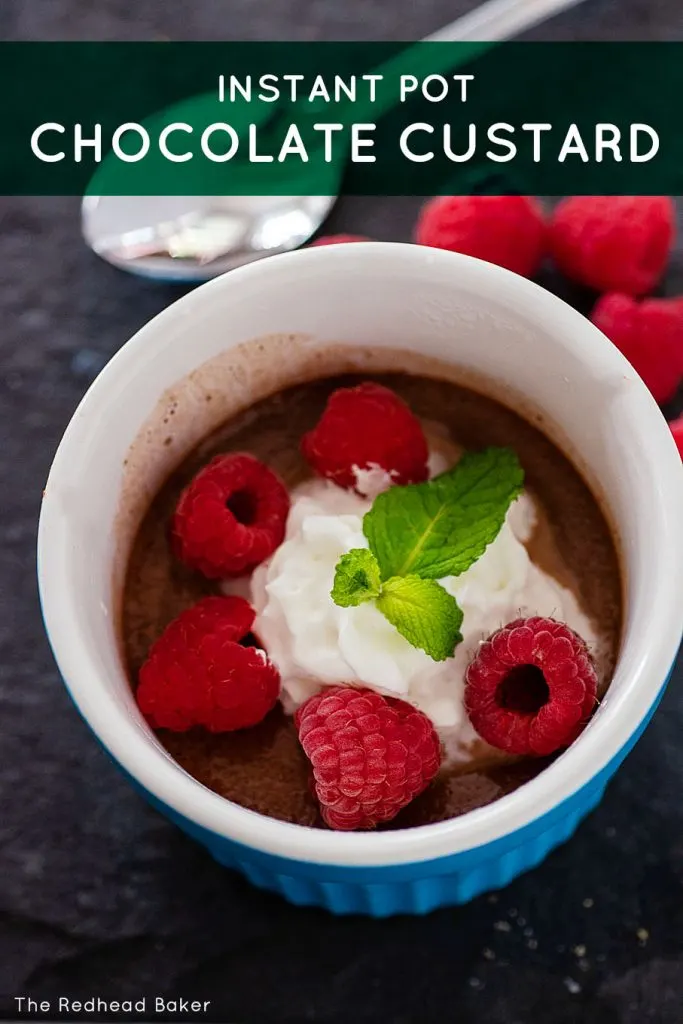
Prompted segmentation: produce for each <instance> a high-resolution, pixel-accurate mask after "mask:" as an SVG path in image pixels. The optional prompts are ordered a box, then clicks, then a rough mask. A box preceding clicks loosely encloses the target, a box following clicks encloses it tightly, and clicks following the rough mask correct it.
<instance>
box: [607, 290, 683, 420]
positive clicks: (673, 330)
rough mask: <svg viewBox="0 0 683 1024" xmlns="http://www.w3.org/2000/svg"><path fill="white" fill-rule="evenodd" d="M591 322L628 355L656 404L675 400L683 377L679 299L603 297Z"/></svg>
mask: <svg viewBox="0 0 683 1024" xmlns="http://www.w3.org/2000/svg"><path fill="white" fill-rule="evenodd" d="M591 320H592V321H593V323H594V324H595V326H596V327H599V328H600V330H601V331H602V332H603V334H606V335H607V337H608V338H609V339H610V341H612V342H613V343H614V344H615V345H616V346H617V348H618V349H619V351H620V352H622V353H623V355H625V356H626V358H627V359H628V361H629V363H630V364H631V366H632V367H633V369H634V370H635V371H636V373H638V374H639V375H640V376H641V377H642V379H643V381H644V382H645V383H646V384H647V386H648V387H649V389H650V391H651V392H652V395H653V397H654V398H655V400H656V401H657V402H668V401H669V399H671V398H673V396H674V394H675V393H676V390H677V388H678V385H679V384H680V382H681V378H683V304H682V303H681V301H680V299H646V300H645V301H643V302H636V301H634V300H633V299H632V298H629V296H628V295H618V294H612V295H605V296H603V297H602V298H601V299H600V300H599V302H598V303H597V305H596V306H595V309H594V310H593V313H592V314H591Z"/></svg>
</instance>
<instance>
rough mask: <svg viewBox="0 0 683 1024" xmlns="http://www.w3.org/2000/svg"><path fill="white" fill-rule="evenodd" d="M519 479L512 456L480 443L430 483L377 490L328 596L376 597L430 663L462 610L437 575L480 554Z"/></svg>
mask: <svg viewBox="0 0 683 1024" xmlns="http://www.w3.org/2000/svg"><path fill="white" fill-rule="evenodd" d="M523 484H524V472H523V470H522V467H521V466H520V464H519V460H518V459H517V456H516V455H515V453H514V452H513V451H512V450H511V449H509V448H487V449H485V450H484V451H481V452H467V453H466V454H465V455H463V457H462V458H461V459H460V461H459V462H458V463H457V465H456V466H454V467H453V469H451V470H448V472H446V473H442V474H441V475H440V476H438V477H435V479H433V480H429V481H428V482H426V483H423V484H410V485H408V486H406V487H392V488H390V489H389V490H388V491H385V492H384V493H383V494H380V495H379V496H378V497H377V498H376V499H375V501H374V502H373V505H372V508H371V509H370V511H369V512H367V513H366V515H365V516H364V518H363V533H364V534H365V537H366V538H367V541H368V545H369V547H368V549H365V548H356V549H354V550H353V551H349V552H348V553H347V554H345V555H343V556H342V557H341V559H340V561H339V562H338V564H337V569H336V572H335V578H334V586H333V588H332V599H333V600H334V601H335V603H336V604H338V605H340V606H341V607H344V608H348V607H350V606H354V605H359V604H362V603H363V602H364V601H375V603H376V606H377V608H378V609H379V611H381V612H382V614H383V615H384V616H385V617H386V618H387V619H388V620H389V622H391V624H392V625H393V626H395V628H396V629H397V630H398V632H399V633H400V634H401V635H402V636H403V637H405V639H406V640H408V642H409V643H411V644H412V645H413V647H418V648H420V649H421V650H423V651H425V652H426V653H427V654H429V656H430V657H431V658H433V659H434V660H435V661H443V660H444V659H445V658H448V657H451V656H452V654H453V651H454V650H455V648H456V646H457V645H458V644H459V643H460V642H461V641H462V633H461V632H460V627H461V626H462V619H463V613H462V610H461V609H460V608H459V607H458V604H457V601H456V600H455V598H454V597H453V596H452V595H451V594H449V593H447V591H446V590H444V588H443V587H442V586H441V585H440V584H439V583H438V582H437V580H440V579H443V578H444V577H446V576H460V575H461V574H462V573H463V572H465V571H466V570H467V569H469V568H470V566H471V565H473V564H474V563H475V562H476V561H477V559H479V558H481V556H482V555H483V553H484V551H485V550H486V548H487V547H488V546H489V544H491V543H492V541H494V540H495V539H496V537H497V536H498V533H499V532H500V529H501V527H502V525H503V523H504V522H505V517H506V515H507V512H508V509H509V508H510V505H511V504H512V502H513V501H514V500H515V498H517V497H518V495H519V494H520V493H521V491H522V487H523Z"/></svg>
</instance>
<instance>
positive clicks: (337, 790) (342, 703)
mask: <svg viewBox="0 0 683 1024" xmlns="http://www.w3.org/2000/svg"><path fill="white" fill-rule="evenodd" d="M294 722H295V724H296V727H297V729H298V731H299V740H300V742H301V745H302V746H303V748H304V751H305V753H306V756H307V757H308V759H309V761H310V762H311V764H312V766H313V778H314V788H315V794H316V796H317V798H318V800H319V801H320V807H321V812H322V816H323V819H324V820H325V822H326V824H328V825H329V826H330V828H334V829H340V830H343V831H348V830H350V829H357V828H358V829H367V828H373V827H374V826H375V825H377V824H379V823H380V822H383V821H390V820H391V818H393V817H395V816H396V815H397V814H398V812H399V811H400V810H401V808H402V807H405V806H406V804H409V803H410V801H411V800H413V799H414V798H415V797H416V796H418V794H419V793H421V792H422V791H423V790H424V789H426V787H427V786H428V785H429V783H430V782H431V781H432V779H433V778H434V776H435V775H436V773H437V772H438V770H439V765H440V762H441V748H440V745H439V738H438V736H437V734H436V732H435V730H434V726H433V725H432V723H431V722H430V720H429V719H428V718H427V716H426V715H424V714H423V713H422V712H421V711H418V710H417V708H414V707H413V706H412V705H411V704H406V702H405V701H402V700H398V699H397V698H395V697H383V696H382V695H381V694H379V693H375V692H374V691H373V690H357V689H354V687H352V686H334V687H329V688H326V689H324V690H323V691H322V692H321V693H319V694H317V695H316V696H315V697H311V698H310V699H309V700H307V701H306V703H305V704H302V705H301V707H300V708H299V709H298V711H297V712H296V714H295V716H294Z"/></svg>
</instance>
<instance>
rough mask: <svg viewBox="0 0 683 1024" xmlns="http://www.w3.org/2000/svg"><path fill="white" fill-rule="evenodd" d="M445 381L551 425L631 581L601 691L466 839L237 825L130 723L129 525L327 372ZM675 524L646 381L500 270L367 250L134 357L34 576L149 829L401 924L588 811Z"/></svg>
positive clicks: (649, 641)
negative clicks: (121, 617) (170, 824)
mask: <svg viewBox="0 0 683 1024" xmlns="http://www.w3.org/2000/svg"><path fill="white" fill-rule="evenodd" d="M275 335H276V336H277V337H273V336H275ZM254 339H260V340H254ZM243 343H249V344H247V345H246V346H245V345H243ZM238 346H239V347H238ZM397 352H402V353H403V354H402V355H397V354H396V353H397ZM208 361H212V362H210V363H209V365H208V368H207V366H206V364H207V362H208ZM439 364H440V365H441V366H442V367H446V368H448V370H449V372H451V371H452V372H453V373H454V375H456V376H458V377H461V378H462V379H464V380H466V381H469V380H476V381H488V382H489V384H484V385H483V386H487V387H488V386H490V388H491V389H492V390H493V392H495V393H497V394H498V395H499V396H500V397H502V398H503V399H504V400H506V401H508V402H509V403H510V404H513V405H518V406H519V407H520V408H522V409H524V410H525V411H526V412H527V414H528V415H529V416H538V417H540V419H542V420H543V422H544V423H545V425H546V429H547V430H548V431H549V432H550V433H551V434H552V435H553V436H554V438H555V439H556V440H557V441H558V442H559V443H560V444H561V445H562V446H563V447H564V449H565V451H567V453H568V454H570V456H571V457H573V459H574V461H575V462H577V464H579V466H580V468H581V469H582V471H583V472H584V474H585V476H586V478H587V479H588V480H589V482H590V483H591V484H592V486H593V487H594V489H595V490H596V492H597V493H598V494H599V495H600V496H601V498H602V500H603V501H604V503H605V507H606V510H607V512H608V515H609V517H610V518H611V520H612V522H613V525H614V528H615V533H616V536H617V538H618V543H619V547H620V553H621V557H622V564H623V570H624V582H625V616H624V631H623V639H622V646H621V652H620V656H619V660H618V665H617V668H616V672H615V675H614V679H613V681H612V684H611V686H610V689H609V691H608V693H607V695H606V697H605V699H604V701H603V702H602V704H601V706H600V708H599V710H598V712H597V713H596V715H595V717H594V719H593V720H592V721H591V723H590V725H589V726H588V728H587V729H586V731H585V732H584V734H583V735H582V736H581V737H580V739H579V740H578V741H577V742H576V743H574V745H573V746H572V747H571V748H570V749H569V750H568V751H566V752H565V753H564V754H563V755H562V756H561V757H559V758H558V759H557V760H556V761H555V763H554V764H553V765H552V766H551V767H549V768H547V769H546V770H545V771H543V772H542V773H541V774H540V775H538V776H537V777H536V778H535V779H533V780H532V781H531V782H529V783H527V784H526V785H524V786H523V787H521V788H520V789H518V790H517V791H516V792H514V793H511V794H510V795H508V796H506V797H504V798H502V799H500V800H498V801H496V802H495V803H493V804H491V805H489V806H487V807H482V808H480V809H478V810H476V811H473V812H471V813H469V814H466V815H464V816H463V817H460V818H456V819H453V820H451V821H446V822H442V823H439V824H435V825H428V826H424V827H421V828H415V829H409V830H401V831H393V832H383V833H378V834H355V833H351V834H338V833H334V832H328V831H323V830H315V829H309V828H304V827H301V826H295V825H290V824H286V823H283V822H280V821H276V820H274V819H270V818H266V817H263V816H261V815H258V814H255V813H253V812H251V811H248V810H245V809H243V808H241V807H238V806H236V805H234V804H232V803H230V802H229V801H227V800H224V799H222V798H221V797H219V796H217V795H216V794H214V793H212V792H210V791H209V790H208V789H205V788H204V787H203V786H202V785H200V784H199V783H198V782H196V781H195V780H194V779H192V778H191V777H190V776H189V775H187V774H186V773H185V772H184V771H183V770H182V769H181V768H180V767H179V766H178V765H177V764H175V763H174V762H173V760H172V759H171V758H170V757H169V756H168V754H166V752H165V751H164V750H163V748H162V747H161V746H160V744H159V743H158V742H157V741H156V739H155V737H154V736H153V734H152V733H151V731H150V730H149V729H148V728H147V726H146V724H145V723H144V721H143V720H142V718H141V716H140V715H139V713H138V711H137V709H136V705H135V702H134V700H133V697H132V693H131V690H130V686H129V683H128V680H127V679H126V676H125V673H124V671H123V669H122V664H121V659H120V655H119V647H118V644H117V638H116V628H115V626H116V624H115V617H116V606H117V594H116V590H117V588H118V587H119V586H120V581H121V572H122V560H124V559H125V550H126V546H127V544H128V541H129V539H130V535H131V531H132V529H133V528H134V525H135V522H136V521H137V518H136V517H138V516H139V512H140V510H141V509H142V507H143V505H144V503H145V501H146V500H147V499H148V497H149V496H150V494H151V493H152V492H153V490H154V488H155V487H156V486H158V483H159V482H160V479H161V476H162V475H163V472H166V471H167V470H168V468H169V467H170V465H171V463H172V461H173V460H176V461H177V460H178V459H179V458H180V456H181V454H182V449H183V448H185V447H186V446H187V445H188V444H189V443H191V442H192V441H194V440H196V439H197V438H198V437H199V436H201V433H202V431H204V430H205V429H206V428H207V426H208V425H211V424H212V423H213V422H214V420H215V417H216V411H215V410H219V409H220V407H221V403H222V402H223V401H224V400H227V402H228V405H227V406H226V408H227V407H228V406H229V407H230V408H233V407H238V406H243V405H244V404H245V403H247V402H248V401H249V400H250V399H251V398H253V396H254V395H255V394H263V393H266V392H267V391H269V390H273V389H274V388H276V387H277V386H278V383H284V382H288V381H290V380H294V379H302V378H303V377H306V376H312V375H315V374H316V373H321V372H323V370H324V369H325V368H328V369H329V368H331V367H337V366H339V367H346V368H349V367H352V366H359V367H364V366H365V367H367V368H372V369H381V368H384V369H395V370H400V369H401V368H404V369H409V370H410V369H418V368H420V367H422V366H429V365H432V366H433V367H437V366H438V365H439ZM435 372H437V371H435ZM438 372H440V371H438ZM209 394H210V395H211V400H209V399H207V398H206V396H207V395H209ZM212 401H213V404H212ZM209 409H211V410H212V411H211V412H210V413H209V411H208V410H209ZM162 412H163V413H164V415H163V416H161V413H162ZM174 416H176V417H177V418H176V419H175V420H174V418H173V417H174ZM211 417H213V418H214V419H212V418H211ZM164 420H165V421H166V422H165V423H164ZM164 434H166V435H167V436H164ZM169 438H170V440H169ZM131 446H132V448H131ZM682 521H683V469H682V468H681V460H680V457H679V455H678V452H677V451H676V448H675V445H674V443H673V441H672V438H671V435H670V431H669V429H668V427H667V425H666V423H665V421H664V419H663V417H662V415H661V413H660V412H659V409H658V408H657V406H656V404H655V403H654V401H653V400H652V398H651V396H650V394H649V392H648V391H647V389H646V388H645V386H644V385H643V383H642V382H641V380H640V378H639V377H638V376H637V375H636V374H635V372H634V371H633V370H632V369H631V367H630V366H629V364H628V363H627V362H626V360H625V359H624V358H623V357H622V356H621V355H620V353H619V352H618V351H617V349H616V348H615V347H614V346H613V345H612V344H611V343H610V342H609V341H608V340H607V339H606V338H605V337H604V336H603V335H602V334H601V333H600V332H599V331H598V330H596V328H594V327H593V326H592V325H591V324H590V323H589V322H588V321H587V320H586V319H585V318H584V317H583V316H581V315H580V314H579V313H577V312H576V311H574V310H573V309H571V308H570V307H569V306H567V305H566V304H565V303H563V302H562V301H560V300H559V299H558V298H556V297H555V296H553V295H552V294H550V293H549V292H547V291H545V290H543V289H542V288H540V287H538V286H536V285H534V284H532V283H530V282H529V281H527V280H525V279H523V278H521V277H518V276H517V275H514V274H511V273H509V272H507V271H505V270H501V269H500V268H498V267H495V266H493V265H491V264H488V263H484V262H481V261H478V260H474V259H471V258H468V257H465V256H459V255H456V254H453V253H449V252H444V251H440V250H436V249H429V248H423V247H419V246H413V245H406V244H392V243H378V242H377V243H362V244H361V243H359V244H354V245H337V246H329V247H319V248H312V249H308V250H304V251H299V252H296V253H291V254H287V255H284V256H275V257H271V258H269V259H266V260H263V261H260V262H258V263H254V264H251V265H249V266H247V267H243V268H241V269H239V270H235V271H232V272H230V273H229V274H226V275H225V276H223V277H220V278H218V279H216V280H214V281H212V282H211V283H209V284H206V285H204V286H203V287H201V288H199V289H197V290H196V291H194V292H192V293H191V294H189V295H187V296H186V297H185V298H183V299H181V300H180V301H179V302H176V303H175V304H174V305H172V306H171V307H169V308H168V309H167V310H165V311H164V312H163V313H161V314H160V315H159V316H157V317H155V318H154V319H153V320H152V321H151V322H150V323H149V324H147V325H146V326H145V327H143V328H142V330H140V331H139V332H138V333H137V334H136V335H135V337H134V338H132V339H131V340H130V341H129V342H128V343H127V344H126V345H125V346H124V347H123V348H122V349H121V351H120V352H119V353H118V354H117V355H116V356H115V357H114V358H113V359H112V360H111V362H110V363H109V364H108V366H107V367H106V368H105V369H104V371H103V372H102V373H101V374H100V376H99V377H98V378H97V380H96V381H95V382H94V384H93V385H92V387H91V388H90V390H89V391H88V393H87V395H86V396H85V398H84V399H83V401H82V402H81V404H80V406H79V408H78V409H77V411H76V413H75V414H74V416H73V419H72V421H71V423H70V424H69V426H68V428H67V430H66V433H65V435H64V438H63V440H62V442H61V444H60V447H59V450H58V452H57V454H56V456H55V460H54V463H53V466H52V469H51V472H50V476H49V480H48V482H47V486H46V491H45V496H44V501H43V507H42V512H41V520H40V531H39V542H38V561H39V570H38V572H39V583H40V592H41V599H42V605H43V613H44V618H45V623H46V627H47V631H48V634H49V637H50V641H51V643H52V647H53V650H54V653H55V657H56V659H57V662H58V664H59V667H60V670H61V672H62V675H63V677H64V680H65V682H66V685H67V687H68V689H69V691H70V693H71V696H72V698H73V700H74V702H75V704H76V705H77V707H78V709H79V710H80V712H81V714H82V715H83V717H84V718H85V720H86V721H87V722H88V723H89V725H90V727H91V728H92V730H93V732H94V733H95V735H96V736H97V737H98V738H99V740H100V741H101V743H102V744H103V745H104V746H105V747H106V749H107V750H108V751H109V752H110V753H111V755H112V756H113V757H114V759H115V760H116V761H117V762H118V763H119V765H120V766H121V767H122V768H123V769H124V771H125V772H126V773H127V774H128V776H129V777H130V778H131V780H132V781H133V782H134V783H135V784H136V785H137V786H138V788H140V789H141V790H142V791H143V792H144V793H145V794H146V796H147V797H148V798H149V799H150V800H151V801H152V802H153V803H154V804H155V805H156V806H158V807H159V808H160V809H161V810H162V811H163V812H164V813H166V814H167V815H168V816H169V817H171V818H172V819H173V820H174V821H176V822H177V823H178V824H179V825H180V826H181V827H183V828H185V829H186V830H187V831H188V832H190V833H191V834H192V835H194V836H196V837H197V838H198V839H200V840H201V841H202V842H204V843H205V845H207V846H208V847H209V849H210V850H211V851H212V853H213V854H214V855H215V856H216V857H217V858H218V859H219V860H221V861H223V862H224V863H226V864H227V865H229V866H232V867H236V868H238V869H239V870H241V871H243V872H244V873H245V874H247V875H248V876H249V877H250V878H251V879H252V880H253V881H254V882H256V883H257V884H259V885H263V886H267V887H269V888H273V889H276V890H278V891H280V892H282V893H283V894H284V895H285V896H287V897H288V898H289V899H291V900H293V901H295V902H301V903H315V904H320V905H324V906H327V907H329V908H330V909H333V910H336V911H339V912H346V911H356V912H358V911H361V912H363V911H364V912H368V913H373V914H387V913H393V912H398V911H423V910H427V909H430V908H431V907H433V906H437V905H440V904H444V903H452V902H462V901H464V900H466V899H469V898H471V897H472V896H473V895H476V894H477V893H478V892H481V891H482V890H484V889H487V888H492V887H498V886H500V885H502V884H505V883H506V882H507V881H508V880H509V879H510V878H511V877H513V876H514V875H515V874H517V873H518V872H519V871H521V870H524V869H525V868H527V867H530V866H531V865H533V864H535V863H537V862H538V861H539V860H540V859H542V857H543V856H545V854H546V853H547V852H548V851H549V849H551V848H552V847H553V846H554V845H556V843H557V842H559V841H561V840H562V839H564V838H566V837H567V836H568V835H569V834H571V832H572V831H573V829H574V828H575V827H576V825H577V823H578V822H579V821H580V819H581V818H582V817H583V815H584V814H585V813H586V812H587V811H588V810H589V809H590V808H591V807H592V806H594V805H595V804H596V803H597V801H598V800H599V798H600V796H601V794H602V791H603V789H604V786H605V784H606V782H607V780H608V778H609V776H610V775H611V774H612V773H613V771H614V770H615V769H616V767H617V766H618V764H619V763H620V761H621V760H622V759H623V757H624V756H625V754H626V753H627V751H628V749H629V748H630V746H632V744H633V743H634V742H635V740H636V738H637V736H638V735H639V734H640V732H641V731H642V729H643V728H644V726H645V724H646V722H647V720H648V718H649V716H650V715H651V714H652V712H653V710H654V708H655V706H656V704H657V701H658V699H659V697H660V696H661V693H662V691H663V688H664V685H665V682H666V680H667V677H668V675H669V672H670V669H671V666H672V663H673V661H674V658H675V656H676V652H677V649H678V646H679V643H680V640H681V631H682V624H683V572H682V571H681V570H683V532H682V531H681V529H680V524H681V522H682Z"/></svg>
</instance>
